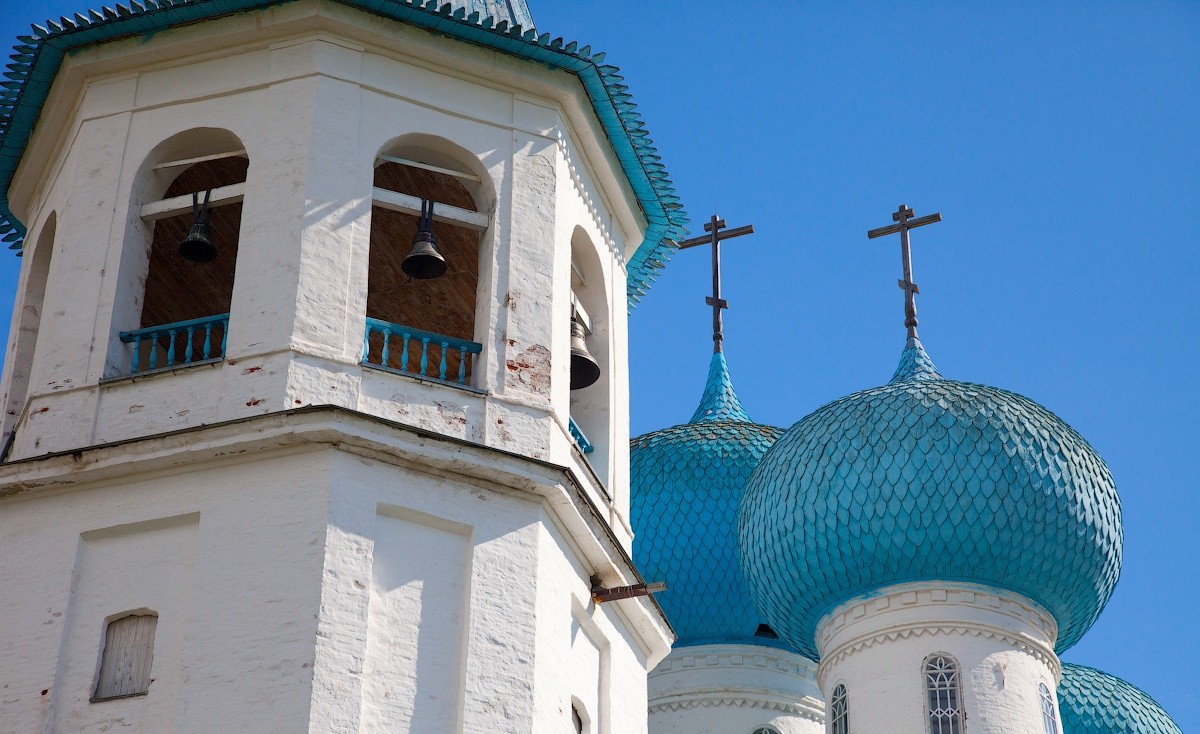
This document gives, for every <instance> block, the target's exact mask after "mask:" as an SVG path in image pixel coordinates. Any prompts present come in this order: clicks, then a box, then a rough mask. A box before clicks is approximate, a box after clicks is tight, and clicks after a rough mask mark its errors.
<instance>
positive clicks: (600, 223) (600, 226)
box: [557, 131, 629, 302]
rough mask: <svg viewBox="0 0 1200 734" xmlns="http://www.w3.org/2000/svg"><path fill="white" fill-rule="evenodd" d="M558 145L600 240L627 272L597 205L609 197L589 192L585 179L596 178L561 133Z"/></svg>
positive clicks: (612, 214) (624, 262) (607, 205)
mask: <svg viewBox="0 0 1200 734" xmlns="http://www.w3.org/2000/svg"><path fill="white" fill-rule="evenodd" d="M557 143H558V151H559V154H560V155H562V157H563V162H564V163H566V165H567V173H568V175H570V177H571V184H572V185H573V186H574V187H575V194H576V195H577V196H578V197H579V201H580V202H582V203H583V205H584V207H585V208H586V209H587V211H588V214H589V215H590V217H591V220H592V224H593V226H595V227H596V232H597V233H599V235H600V239H601V240H602V241H603V246H604V247H605V248H606V249H607V250H608V252H609V254H610V255H612V256H613V257H614V258H615V259H616V261H617V264H618V266H619V267H620V268H621V270H622V271H625V270H626V269H627V268H628V265H629V264H628V263H627V262H626V260H625V253H624V252H623V251H622V250H621V248H619V247H617V244H616V241H615V239H614V238H613V235H612V231H611V230H610V229H609V227H608V225H607V224H605V222H604V217H603V216H602V215H601V209H600V207H599V206H598V205H597V203H596V197H600V198H603V199H607V197H605V196H604V194H603V192H602V191H601V190H600V189H599V188H598V187H595V186H593V188H594V189H595V193H594V194H592V193H589V192H588V186H587V184H586V183H585V181H584V178H583V177H584V176H585V175H586V176H588V180H589V182H590V181H592V180H594V177H593V176H592V175H591V169H590V168H589V167H588V165H587V162H586V161H582V162H577V159H578V158H579V156H577V155H575V147H574V146H573V145H572V144H571V141H570V140H569V139H568V138H567V136H566V135H564V134H563V133H562V132H561V131H560V132H559V134H558V141H557ZM580 164H581V165H582V167H583V171H582V172H581V171H580ZM604 206H605V207H608V209H607V211H608V212H609V215H610V216H612V217H614V218H615V217H616V213H615V212H614V211H612V208H611V205H610V204H609V202H608V201H607V200H606V201H604ZM605 291H606V292H607V287H606V288H605ZM616 298H617V294H614V295H613V300H614V302H615V301H616Z"/></svg>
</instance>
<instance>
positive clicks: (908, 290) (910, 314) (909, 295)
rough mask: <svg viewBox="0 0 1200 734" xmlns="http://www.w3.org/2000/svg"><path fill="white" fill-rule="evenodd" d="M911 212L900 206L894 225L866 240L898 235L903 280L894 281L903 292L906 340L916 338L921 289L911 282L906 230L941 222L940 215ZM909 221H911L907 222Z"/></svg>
mask: <svg viewBox="0 0 1200 734" xmlns="http://www.w3.org/2000/svg"><path fill="white" fill-rule="evenodd" d="M912 216H913V210H912V209H910V208H908V207H907V206H906V205H904V204H901V205H900V208H899V209H897V210H896V211H895V212H893V213H892V221H893V222H895V224H889V225H888V226H886V227H880V228H879V229H872V230H870V231H868V232H867V239H872V240H873V239H875V238H876V237H883V236H885V235H889V234H895V233H897V232H899V233H900V256H901V258H903V260H904V279H903V280H898V281H896V282H897V283H898V284H899V285H900V288H901V290H903V291H904V325H905V326H906V327H908V338H909V339H916V338H917V294H918V293H920V292H921V289H920V288H918V287H917V284H916V283H914V282H913V278H912V250H911V249H910V248H909V244H908V230H910V229H916V228H917V227H924V226H925V225H926V224H933V223H934V222H940V221H942V215H941V214H940V213H938V214H927V215H926V216H923V217H917V218H916V219H913V218H912ZM909 220H911V221H909Z"/></svg>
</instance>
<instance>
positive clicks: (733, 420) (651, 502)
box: [629, 352, 782, 646]
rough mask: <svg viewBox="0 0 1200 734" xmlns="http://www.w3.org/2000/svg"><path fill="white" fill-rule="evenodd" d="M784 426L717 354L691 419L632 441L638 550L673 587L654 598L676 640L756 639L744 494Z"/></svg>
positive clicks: (647, 572)
mask: <svg viewBox="0 0 1200 734" xmlns="http://www.w3.org/2000/svg"><path fill="white" fill-rule="evenodd" d="M780 433H782V430H781V429H779V428H774V427H772V426H764V425H759V424H757V423H753V422H751V421H750V418H749V416H747V415H746V411H745V410H744V409H743V408H742V405H741V402H740V401H739V400H738V398H737V394H736V393H735V392H734V390H733V384H732V382H731V381H730V378H729V371H728V367H727V365H726V362H725V357H724V355H723V354H721V353H719V352H718V353H716V354H714V355H713V359H712V362H711V363H710V365H709V375H708V382H707V384H706V386H705V391H704V396H703V398H702V399H701V401H700V406H699V407H698V408H697V409H696V413H695V415H693V416H692V419H691V422H689V423H685V424H683V425H678V426H672V427H670V428H664V429H662V430H659V431H654V432H652V433H647V434H645V435H642V436H638V437H637V438H635V439H633V440H632V441H631V442H630V452H629V462H630V468H629V474H630V516H631V523H632V525H633V531H634V544H633V557H634V561H635V562H636V563H637V565H638V567H639V568H640V569H641V571H642V575H643V576H645V578H646V580H648V581H666V582H667V583H668V586H669V588H668V589H667V590H666V591H664V592H660V593H658V594H655V598H656V599H658V602H659V603H660V604H661V605H662V608H663V611H664V612H666V615H667V619H668V620H669V621H670V622H671V626H672V627H674V629H675V633H676V634H677V635H678V637H679V639H678V642H677V643H676V644H677V645H689V644H701V643H712V642H733V641H740V642H752V643H753V644H759V645H770V646H778V645H779V644H780V643H779V642H778V641H777V640H774V639H771V638H763V637H755V632H756V631H757V630H758V625H759V624H760V623H762V621H763V620H762V618H761V617H760V616H759V614H758V612H757V611H756V610H755V608H754V603H753V602H752V601H751V600H750V595H749V592H748V591H747V590H746V584H745V581H744V580H743V578H742V572H741V567H740V565H739V560H738V547H737V542H738V538H737V514H738V503H739V500H740V499H741V496H742V491H743V488H744V487H745V484H746V480H747V479H749V477H750V473H751V472H752V471H753V470H754V467H755V466H756V465H757V464H758V461H759V459H761V458H762V457H763V455H764V454H766V453H767V449H769V448H770V447H771V444H772V443H774V442H775V439H776V438H778V437H779V434H780Z"/></svg>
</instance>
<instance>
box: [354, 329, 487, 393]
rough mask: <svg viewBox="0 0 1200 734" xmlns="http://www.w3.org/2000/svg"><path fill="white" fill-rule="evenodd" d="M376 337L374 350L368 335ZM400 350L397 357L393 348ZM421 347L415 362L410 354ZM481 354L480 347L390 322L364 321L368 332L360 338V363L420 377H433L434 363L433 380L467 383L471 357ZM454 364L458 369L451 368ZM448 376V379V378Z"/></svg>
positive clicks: (481, 349)
mask: <svg viewBox="0 0 1200 734" xmlns="http://www.w3.org/2000/svg"><path fill="white" fill-rule="evenodd" d="M373 334H374V335H378V337H377V339H376V348H374V349H373V348H372V345H371V336H372V335H373ZM396 342H399V344H397V345H396V346H397V347H398V349H399V358H398V359H397V356H396V351H397V350H396V349H393V345H394V344H396ZM418 345H419V346H420V349H421V354H420V356H419V357H417V358H416V359H414V358H413V354H412V352H415V351H416V349H417V346H418ZM431 346H433V347H435V348H436V351H437V354H436V355H435V359H434V360H433V362H432V363H431V361H430V354H429V352H430V347H431ZM481 351H483V345H482V344H476V343H475V342H469V341H467V340H466V339H457V338H455V337H452V336H446V335H445V334H435V333H433V332H431V331H421V330H420V329H414V328H412V327H411V326H401V325H400V324H393V323H391V322H389V321H381V320H380V319H373V318H369V317H368V318H367V329H366V333H365V334H364V335H363V358H362V361H363V364H369V365H374V366H376V367H383V368H386V369H398V370H399V371H400V372H408V373H411V374H415V375H418V376H420V377H435V375H431V374H429V370H430V368H431V367H432V366H433V365H434V364H436V366H437V375H436V379H438V380H443V381H445V382H455V383H458V384H459V385H465V384H467V374H468V372H469V371H470V370H471V366H472V365H471V355H473V354H479V353H480V352H481ZM455 363H457V369H454V366H455ZM447 373H449V374H450V375H451V377H447V376H446V375H447Z"/></svg>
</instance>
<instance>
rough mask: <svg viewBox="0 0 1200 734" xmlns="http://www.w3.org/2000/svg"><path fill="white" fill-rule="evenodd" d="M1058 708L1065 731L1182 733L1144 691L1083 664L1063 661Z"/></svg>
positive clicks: (1088, 733) (1078, 733)
mask: <svg viewBox="0 0 1200 734" xmlns="http://www.w3.org/2000/svg"><path fill="white" fill-rule="evenodd" d="M1058 708H1059V712H1060V714H1061V716H1062V731H1063V734H1183V732H1182V731H1181V730H1180V728H1179V726H1178V725H1177V724H1176V723H1175V722H1174V721H1172V720H1171V717H1170V716H1168V715H1167V712H1166V711H1164V710H1163V708H1162V707H1161V706H1159V705H1158V703H1157V702H1155V700H1154V699H1153V698H1150V696H1148V695H1146V694H1145V693H1144V692H1143V691H1141V690H1140V689H1138V688H1136V687H1134V686H1132V685H1130V684H1129V683H1126V682H1125V681H1123V680H1121V679H1120V678H1117V677H1116V676H1113V675H1109V674H1108V673H1104V672H1101V671H1099V670H1096V669H1095V668H1089V667H1087V666H1084V665H1072V664H1070V663H1063V671H1062V681H1061V682H1060V683H1059V684H1058Z"/></svg>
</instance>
